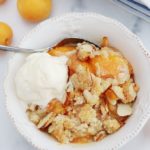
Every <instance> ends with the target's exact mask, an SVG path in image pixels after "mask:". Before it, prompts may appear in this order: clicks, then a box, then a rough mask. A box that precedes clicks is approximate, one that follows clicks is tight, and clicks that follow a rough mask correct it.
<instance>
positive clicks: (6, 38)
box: [0, 22, 13, 45]
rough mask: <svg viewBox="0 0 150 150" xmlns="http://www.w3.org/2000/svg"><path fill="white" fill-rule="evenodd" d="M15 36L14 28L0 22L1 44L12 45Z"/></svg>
mask: <svg viewBox="0 0 150 150" xmlns="http://www.w3.org/2000/svg"><path fill="white" fill-rule="evenodd" d="M12 37H13V32H12V29H11V28H10V26H9V25H7V24H6V23H4V22H0V44H1V45H10V44H11V41H12Z"/></svg>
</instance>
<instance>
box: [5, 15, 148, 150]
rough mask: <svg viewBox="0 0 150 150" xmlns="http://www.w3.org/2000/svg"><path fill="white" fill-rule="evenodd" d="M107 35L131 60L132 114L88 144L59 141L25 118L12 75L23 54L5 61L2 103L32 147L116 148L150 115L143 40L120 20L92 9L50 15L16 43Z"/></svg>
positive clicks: (42, 44)
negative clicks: (114, 129) (135, 90)
mask: <svg viewBox="0 0 150 150" xmlns="http://www.w3.org/2000/svg"><path fill="white" fill-rule="evenodd" d="M103 36H108V37H109V39H110V44H111V45H112V46H114V47H116V48H118V49H119V50H120V51H121V52H122V53H123V54H124V56H125V57H126V58H127V59H128V60H129V61H130V62H131V64H132V65H133V68H134V73H135V79H136V81H137V83H138V84H139V86H140V91H139V93H138V97H137V100H136V102H135V105H134V112H133V115H132V116H131V117H130V118H129V119H128V121H127V123H126V125H124V127H122V128H121V129H120V130H119V131H118V132H116V133H115V134H113V135H110V136H108V137H107V138H105V139H104V140H102V141H99V142H96V143H90V144H83V145H80V144H77V145H74V144H68V145H63V144H59V143H58V142H56V141H55V140H53V139H52V138H50V137H49V136H48V135H46V134H45V133H42V132H40V131H39V130H38V129H37V128H36V127H35V126H34V125H33V124H32V123H31V122H30V121H29V120H28V118H27V116H26V113H25V108H24V107H23V105H22V104H21V102H20V101H19V99H18V98H17V97H16V93H15V87H14V77H15V74H16V71H17V70H18V68H19V67H20V66H21V65H22V63H23V61H24V59H25V57H26V56H27V55H25V54H19V53H18V54H14V56H13V57H12V58H11V60H10V61H9V68H8V75H7V77H6V81H5V93H6V106H7V110H8V112H9V115H10V117H11V119H13V123H14V124H15V126H16V127H17V129H18V131H19V132H20V133H21V134H22V135H23V136H24V137H25V138H26V139H27V140H28V141H29V142H30V143H32V145H34V146H35V147H37V148H39V149H42V150H51V149H56V150H92V149H94V150H99V149H101V150H104V149H107V150H109V149H111V150H112V149H118V148H120V147H121V146H122V145H124V144H125V143H127V142H128V141H129V140H131V139H132V138H133V137H135V136H136V135H137V134H138V133H139V131H140V130H141V129H142V127H143V126H144V124H145V123H146V121H147V120H148V118H149V116H150V95H149V93H150V92H149V89H150V77H149V75H150V55H149V53H148V51H147V50H146V49H145V48H144V46H143V44H142V43H141V41H140V40H139V38H137V36H135V35H134V34H133V33H131V32H130V31H129V30H128V29H127V28H126V27H124V26H123V25H122V24H121V23H119V22H117V21H115V20H112V19H110V18H107V17H104V16H102V15H99V14H94V13H72V14H68V15H65V16H61V17H54V18H52V19H48V20H46V21H44V22H42V23H40V24H39V25H38V26H37V27H36V28H35V29H33V30H32V31H31V32H30V33H29V34H28V35H27V36H25V38H24V39H23V40H22V42H21V43H20V45H19V46H20V47H25V48H42V47H46V46H49V45H51V44H53V43H56V41H59V40H60V39H63V38H66V37H80V38H84V39H87V40H89V41H92V42H94V43H96V44H99V41H100V39H101V38H102V37H103Z"/></svg>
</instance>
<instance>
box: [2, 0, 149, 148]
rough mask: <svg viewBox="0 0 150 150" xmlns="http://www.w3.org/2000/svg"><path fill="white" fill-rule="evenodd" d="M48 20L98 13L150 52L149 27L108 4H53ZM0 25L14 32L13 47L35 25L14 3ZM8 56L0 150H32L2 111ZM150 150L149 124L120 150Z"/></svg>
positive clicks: (86, 0)
mask: <svg viewBox="0 0 150 150" xmlns="http://www.w3.org/2000/svg"><path fill="white" fill-rule="evenodd" d="M53 1H54V2H53V11H52V15H51V16H57V15H62V14H64V13H68V12H77V11H79V12H84V11H90V12H97V13H101V14H103V15H105V16H109V17H112V18H115V19H117V20H119V21H120V22H122V23H123V24H124V25H125V26H127V27H128V28H129V29H130V30H132V31H133V32H134V33H135V34H137V35H138V36H139V37H140V38H141V40H142V41H143V43H144V44H145V46H146V48H147V49H149V50H150V24H148V23H146V22H145V21H143V20H142V19H140V18H138V17H136V16H134V15H132V14H130V13H128V12H126V11H125V10H123V9H121V8H118V7H117V6H116V5H114V4H112V3H111V2H110V1H109V0H53ZM0 21H4V22H6V23H8V24H9V25H10V26H11V27H12V29H13V32H14V38H13V43H12V45H17V44H18V43H19V41H20V40H21V39H22V38H23V36H24V35H25V34H26V33H28V32H29V31H30V30H31V29H32V28H33V27H34V26H36V24H33V23H29V22H27V21H25V20H23V19H22V18H21V17H20V16H19V14H18V11H17V7H16V0H7V2H6V3H5V4H3V5H1V6H0ZM8 59H9V55H7V54H4V55H0V150H35V148H34V147H32V146H31V145H30V144H29V143H28V142H26V140H25V139H24V138H23V137H22V136H21V135H20V134H19V133H18V132H17V130H16V128H15V127H14V125H13V124H12V122H11V120H10V119H9V117H8V114H7V112H6V109H5V96H4V91H3V80H4V77H5V75H6V70H7V62H8ZM127 149H128V150H133V149H136V150H141V149H142V150H149V149H150V120H149V121H148V122H147V124H146V125H145V127H144V128H143V130H142V131H141V132H140V133H139V135H138V136H137V137H135V138H134V139H133V140H132V141H130V142H129V143H128V144H126V145H125V146H124V147H123V148H121V150H127Z"/></svg>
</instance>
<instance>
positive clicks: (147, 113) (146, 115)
mask: <svg viewBox="0 0 150 150" xmlns="http://www.w3.org/2000/svg"><path fill="white" fill-rule="evenodd" d="M69 16H70V17H71V16H91V17H97V18H99V17H101V18H103V19H104V20H106V21H108V22H111V23H112V24H115V25H117V26H118V27H119V28H120V29H122V30H124V31H125V32H126V33H127V34H129V35H130V36H132V37H133V38H134V39H136V41H137V43H138V44H139V47H140V48H141V50H142V53H144V54H145V56H146V57H147V58H148V60H149V62H150V53H149V52H148V50H146V48H145V47H144V45H143V44H142V42H141V41H140V39H139V38H138V37H137V36H136V35H135V34H133V33H132V32H131V31H129V30H128V29H127V28H126V27H125V26H124V25H122V24H121V23H119V22H118V21H116V20H114V19H110V18H108V17H105V16H102V15H100V14H96V13H69V14H66V15H63V16H58V17H53V18H51V19H48V20H46V21H44V22H42V23H40V24H39V25H37V26H36V27H35V28H34V29H33V30H32V31H31V32H30V33H29V34H27V35H26V36H25V37H24V38H23V40H22V41H21V42H20V44H19V45H21V44H22V43H23V42H24V41H25V40H26V39H28V38H30V36H31V35H32V33H34V32H36V31H37V30H39V29H40V27H41V26H43V25H44V24H45V23H47V22H49V23H50V22H57V21H59V20H60V19H62V18H65V17H69ZM6 79H7V77H6ZM4 87H6V85H4ZM5 95H6V108H7V111H8V114H9V116H10V118H11V119H12V120H13V123H14V124H15V126H16V128H17V130H18V131H19V132H20V134H21V135H22V136H23V137H25V138H26V139H27V141H28V142H29V143H31V144H32V145H33V146H34V147H36V148H38V149H40V150H47V149H43V148H42V147H40V145H38V142H37V143H34V142H33V141H32V138H31V137H29V136H27V135H26V133H25V132H24V131H23V129H22V128H21V127H20V126H19V125H18V124H17V122H16V120H15V117H14V116H13V115H12V114H11V112H10V110H9V108H8V103H7V94H5ZM149 117H150V106H149V107H148V109H147V110H145V112H144V117H143V118H140V120H139V124H138V125H137V126H136V128H135V129H134V130H133V131H132V132H131V133H128V134H127V135H126V136H125V137H124V138H123V139H122V141H121V142H119V143H117V144H116V145H115V146H114V147H113V149H118V148H120V147H121V146H122V145H124V144H126V143H127V142H128V141H129V140H131V139H132V138H133V137H135V135H137V134H138V133H139V132H140V130H141V129H142V127H143V126H144V125H145V123H146V122H147V120H148V119H149Z"/></svg>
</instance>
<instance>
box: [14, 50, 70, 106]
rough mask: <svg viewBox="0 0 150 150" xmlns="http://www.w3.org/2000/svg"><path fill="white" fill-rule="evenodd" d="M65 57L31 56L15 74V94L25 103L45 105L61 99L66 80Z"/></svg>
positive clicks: (43, 54) (39, 54) (37, 54)
mask: <svg viewBox="0 0 150 150" xmlns="http://www.w3.org/2000/svg"><path fill="white" fill-rule="evenodd" d="M66 62H67V57H65V56H62V57H53V56H50V55H49V54H48V53H36V54H31V55H30V56H28V57H27V58H26V60H25V63H24V64H23V66H21V68H20V69H19V71H18V72H17V74H16V77H15V86H16V93H17V96H18V97H19V99H20V100H23V101H25V102H26V103H33V104H38V105H46V104H47V103H48V102H49V101H50V100H51V99H53V98H58V99H59V100H62V99H63V96H64V94H65V90H66V84H67V79H68V68H67V65H66Z"/></svg>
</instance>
